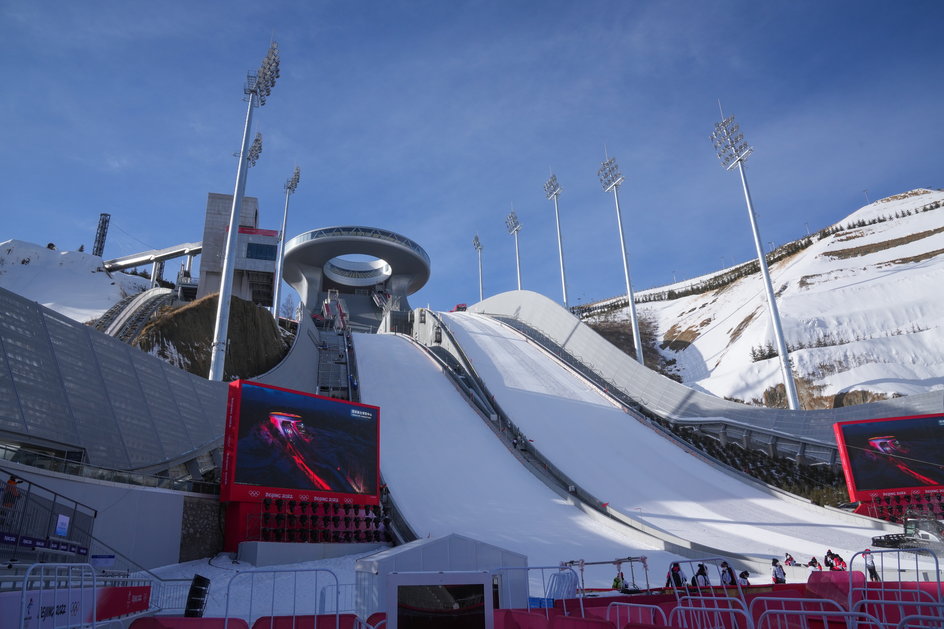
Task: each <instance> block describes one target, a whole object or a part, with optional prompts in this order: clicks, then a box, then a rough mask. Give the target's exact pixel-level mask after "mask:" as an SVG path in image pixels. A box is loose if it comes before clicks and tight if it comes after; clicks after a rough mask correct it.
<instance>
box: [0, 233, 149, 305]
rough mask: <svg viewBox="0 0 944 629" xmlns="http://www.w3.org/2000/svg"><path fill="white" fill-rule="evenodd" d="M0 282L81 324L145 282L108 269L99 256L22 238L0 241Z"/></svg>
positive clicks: (138, 289) (147, 286) (142, 288)
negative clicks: (46, 245) (39, 243)
mask: <svg viewBox="0 0 944 629" xmlns="http://www.w3.org/2000/svg"><path fill="white" fill-rule="evenodd" d="M0 286H2V287H3V288H5V289H7V290H8V291H11V292H13V293H16V294H17V295H21V296H23V297H26V298H27V299H32V300H33V301H35V302H38V303H39V304H41V305H43V306H46V307H47V308H49V309H51V310H55V311H56V312H58V313H60V314H63V315H65V316H67V317H69V318H70V319H74V320H76V321H79V322H81V323H86V322H88V321H91V320H93V319H97V318H98V317H100V316H102V314H104V313H105V311H106V310H108V309H109V308H111V307H112V306H113V305H114V304H116V303H118V302H119V301H121V299H123V298H124V297H126V296H128V295H133V294H135V293H139V292H141V291H143V290H146V289H148V288H149V287H150V282H149V281H148V280H146V279H145V278H143V277H138V276H136V275H128V274H126V273H108V272H107V271H105V268H104V267H103V266H102V259H101V258H100V257H98V256H93V255H91V254H89V253H83V252H80V251H59V250H54V249H47V248H46V247H43V246H40V245H35V244H32V243H28V242H23V241H21V240H7V241H6V242H3V243H0Z"/></svg>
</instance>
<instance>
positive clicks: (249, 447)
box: [220, 380, 380, 504]
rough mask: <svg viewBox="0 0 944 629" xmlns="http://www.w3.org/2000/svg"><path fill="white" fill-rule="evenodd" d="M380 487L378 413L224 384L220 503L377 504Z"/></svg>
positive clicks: (278, 390)
mask: <svg viewBox="0 0 944 629" xmlns="http://www.w3.org/2000/svg"><path fill="white" fill-rule="evenodd" d="M379 487H380V409H379V408H378V407H376V406H369V405H366V404H357V403H354V402H348V401H345V400H337V399H334V398H326V397H321V396H318V395H313V394H308V393H301V392H299V391H291V390H289V389H282V388H279V387H273V386H269V385H264V384H259V383H255V382H249V381H244V380H237V381H235V382H233V383H231V384H230V392H229V400H228V403H227V418H226V436H225V443H224V453H223V466H222V478H221V487H220V498H221V500H223V501H242V502H262V501H264V500H265V499H267V498H269V499H282V500H296V501H301V502H309V501H310V502H315V501H330V502H356V503H359V504H377V502H378V501H379V495H378V494H379Z"/></svg>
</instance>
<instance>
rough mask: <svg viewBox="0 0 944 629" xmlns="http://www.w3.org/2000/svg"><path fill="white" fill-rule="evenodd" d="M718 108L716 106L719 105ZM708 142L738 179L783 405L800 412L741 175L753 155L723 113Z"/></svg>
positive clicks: (778, 320) (764, 261) (758, 236)
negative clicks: (761, 280) (775, 354)
mask: <svg viewBox="0 0 944 629" xmlns="http://www.w3.org/2000/svg"><path fill="white" fill-rule="evenodd" d="M719 106H720V104H719ZM711 141H712V143H713V144H714V145H715V150H716V151H717V152H718V159H720V160H721V165H722V166H723V167H724V169H725V170H731V169H732V168H734V167H735V166H737V168H738V172H739V173H740V175H741V187H742V188H743V190H744V200H745V201H746V202H747V214H748V216H749V217H750V220H751V231H752V232H753V234H754V248H755V249H756V250H757V262H758V263H759V264H760V272H761V275H762V276H763V278H764V289H765V291H766V293H767V309H768V311H769V313H770V322H771V326H772V327H773V329H774V340H775V341H776V343H777V351H778V352H779V354H780V371H781V375H782V377H783V384H784V388H785V390H786V393H787V403H788V404H789V405H790V408H791V409H793V410H799V409H800V401H799V397H798V396H797V389H796V382H795V381H794V380H793V370H792V369H790V356H789V355H788V354H787V344H786V342H785V341H784V336H783V328H782V327H781V325H780V313H779V311H778V310H777V299H776V296H775V295H774V289H773V284H772V283H771V281H770V271H769V270H768V269H767V257H766V256H765V255H764V248H763V245H762V244H761V239H760V231H759V230H758V229H757V216H756V215H755V213H754V203H753V202H752V201H751V191H750V189H749V188H748V186H747V177H746V176H745V174H744V162H745V161H746V160H747V158H748V156H749V155H750V154H751V153H752V152H753V150H754V149H753V148H751V147H750V146H748V144H747V142H745V140H744V134H743V133H741V128H740V125H738V124H737V123H736V122H735V121H734V116H728V117H727V118H725V116H724V111H723V110H722V112H721V122H717V123H715V130H714V133H712V134H711Z"/></svg>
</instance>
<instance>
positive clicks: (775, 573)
mask: <svg viewBox="0 0 944 629" xmlns="http://www.w3.org/2000/svg"><path fill="white" fill-rule="evenodd" d="M862 558H863V560H864V561H865V568H866V571H867V573H868V576H869V579H870V580H871V581H880V580H881V579H880V578H879V575H878V571H877V570H876V569H875V560H874V559H873V558H872V552H871V550H869V549H868V548H866V549H865V551H864V552H863V553H862ZM784 566H806V567H807V568H809V570H810V571H811V572H815V571H819V570H823V568H824V566H825V569H826V570H832V571H843V570H848V567H847V565H846V561H845V560H844V559H843V558H842V557H840V556H839V555H838V554H836V553H834V552H833V551H832V550H827V551H826V555H825V557H824V559H823V565H820V563H819V561H817V559H816V557H812V558H811V559H810V561H809V563H806V564H801V563H798V562H797V561H796V560H795V559H794V558H793V556H792V555H790V553H785V556H784V560H783V564H781V563H780V560H779V559H777V558H776V557H774V558H773V559H771V560H770V580H771V582H772V583H775V584H777V583H786V582H787V573H786V571H785V570H784ZM620 576H621V575H618V576H617V579H619V578H620ZM749 576H750V573H749V572H748V571H747V570H744V571H742V572H741V573H739V574H737V575H735V572H734V570H733V569H732V568H731V566H729V565H728V562H726V561H722V562H721V585H750V582H749V581H748V577H749ZM615 583H616V580H614V588H615V587H616V585H615ZM710 585H711V581H710V580H709V578H708V568H707V566H705V564H702V563H700V564H698V567H697V569H696V571H695V574H694V575H692V578H691V579H690V580H689V579H688V578H687V577H686V576H685V573H684V572H682V567H681V565H679V563H678V562H673V563H672V564H670V565H669V572H668V574H666V576H665V587H667V588H668V587H675V588H681V587H684V586H690V587H695V588H699V587H708V586H710Z"/></svg>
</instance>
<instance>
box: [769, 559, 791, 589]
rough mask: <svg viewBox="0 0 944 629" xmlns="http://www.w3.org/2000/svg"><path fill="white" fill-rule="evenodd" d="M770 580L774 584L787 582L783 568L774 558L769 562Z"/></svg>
mask: <svg viewBox="0 0 944 629" xmlns="http://www.w3.org/2000/svg"><path fill="white" fill-rule="evenodd" d="M770 578H771V580H772V581H773V582H774V583H786V582H787V573H786V572H784V571H783V566H781V565H780V560H779V559H777V558H776V557H774V558H773V559H771V560H770Z"/></svg>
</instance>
